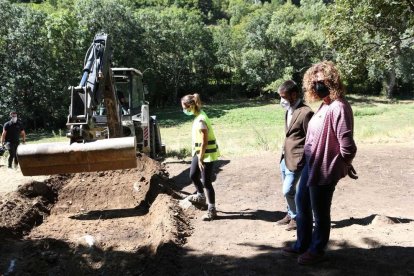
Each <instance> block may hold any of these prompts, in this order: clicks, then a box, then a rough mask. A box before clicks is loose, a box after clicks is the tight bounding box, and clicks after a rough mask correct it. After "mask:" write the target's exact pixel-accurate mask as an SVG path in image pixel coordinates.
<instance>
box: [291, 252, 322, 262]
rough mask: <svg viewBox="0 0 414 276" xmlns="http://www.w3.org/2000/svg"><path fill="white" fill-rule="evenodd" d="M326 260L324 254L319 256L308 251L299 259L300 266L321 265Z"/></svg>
mask: <svg viewBox="0 0 414 276" xmlns="http://www.w3.org/2000/svg"><path fill="white" fill-rule="evenodd" d="M324 260H325V257H324V254H323V253H322V254H317V253H312V252H310V251H306V252H305V253H303V254H302V255H300V256H299V257H298V264H301V265H313V264H317V263H320V262H322V261H324Z"/></svg>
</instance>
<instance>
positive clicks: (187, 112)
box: [183, 108, 194, 116]
mask: <svg viewBox="0 0 414 276" xmlns="http://www.w3.org/2000/svg"><path fill="white" fill-rule="evenodd" d="M183 112H184V114H185V115H187V116H191V115H194V113H193V112H192V111H188V110H187V109H185V108H184V109H183Z"/></svg>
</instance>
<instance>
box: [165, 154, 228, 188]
mask: <svg viewBox="0 0 414 276" xmlns="http://www.w3.org/2000/svg"><path fill="white" fill-rule="evenodd" d="M169 163H172V162H166V164H169ZM179 163H186V164H188V168H187V169H185V170H184V171H182V172H181V173H179V174H178V175H176V176H174V177H171V179H172V181H173V182H174V187H175V188H176V189H178V190H182V189H184V188H185V187H187V186H188V185H191V184H192V181H191V179H190V167H191V162H186V161H180V162H179ZM229 163H230V160H217V161H215V165H214V173H213V179H212V181H213V182H214V181H216V178H217V175H218V174H219V173H220V172H221V171H222V170H223V167H224V166H226V165H227V164H229Z"/></svg>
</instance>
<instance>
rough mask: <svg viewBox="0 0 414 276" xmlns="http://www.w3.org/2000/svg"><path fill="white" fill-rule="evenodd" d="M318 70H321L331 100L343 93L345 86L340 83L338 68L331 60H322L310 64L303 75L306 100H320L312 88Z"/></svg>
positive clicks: (341, 95)
mask: <svg viewBox="0 0 414 276" xmlns="http://www.w3.org/2000/svg"><path fill="white" fill-rule="evenodd" d="M318 72H322V74H323V75H324V77H325V78H324V83H325V85H326V86H327V87H328V88H329V98H330V99H331V100H332V101H334V100H336V99H338V98H341V97H343V96H344V95H345V87H344V85H343V84H342V81H341V77H340V75H339V71H338V69H337V68H336V67H335V64H334V63H333V62H332V61H327V60H324V61H322V62H319V63H316V64H314V65H312V67H310V68H309V69H308V70H307V71H306V73H305V75H304V77H303V90H304V91H305V99H306V101H307V102H314V101H318V100H320V98H319V97H318V95H317V94H316V91H315V89H314V87H315V85H314V84H315V82H316V74H317V73H318Z"/></svg>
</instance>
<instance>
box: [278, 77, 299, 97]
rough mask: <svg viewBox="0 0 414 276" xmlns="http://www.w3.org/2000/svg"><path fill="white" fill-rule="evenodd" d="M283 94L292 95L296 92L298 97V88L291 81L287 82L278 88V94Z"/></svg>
mask: <svg viewBox="0 0 414 276" xmlns="http://www.w3.org/2000/svg"><path fill="white" fill-rule="evenodd" d="M281 92H285V93H287V94H289V95H290V94H292V93H293V92H296V94H297V95H300V90H299V86H298V85H297V84H296V82H294V81H293V80H287V81H285V82H284V83H282V85H281V86H279V89H278V93H279V94H280V93H281Z"/></svg>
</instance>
